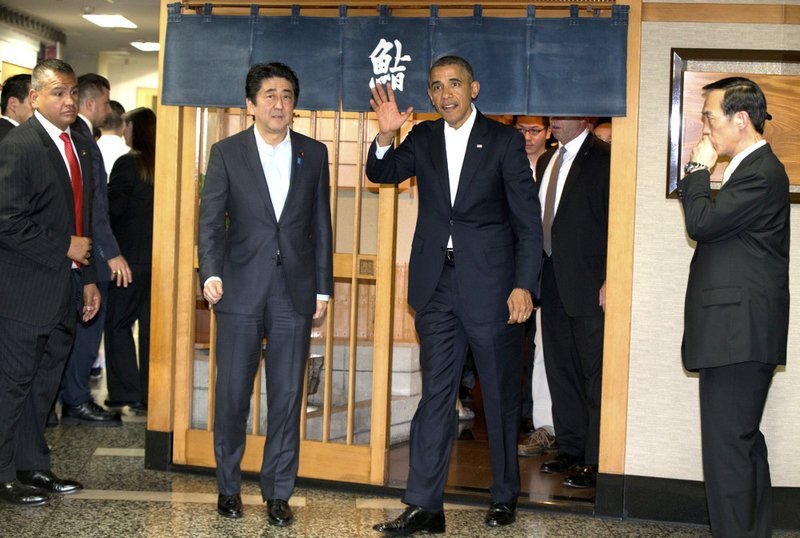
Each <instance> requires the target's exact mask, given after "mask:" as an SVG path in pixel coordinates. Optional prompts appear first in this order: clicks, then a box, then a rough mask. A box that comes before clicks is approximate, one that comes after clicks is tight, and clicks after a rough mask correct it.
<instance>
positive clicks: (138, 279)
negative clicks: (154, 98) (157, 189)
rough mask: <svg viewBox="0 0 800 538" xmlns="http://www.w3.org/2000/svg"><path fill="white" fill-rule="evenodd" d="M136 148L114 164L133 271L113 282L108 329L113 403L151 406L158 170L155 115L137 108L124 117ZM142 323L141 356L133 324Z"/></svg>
mask: <svg viewBox="0 0 800 538" xmlns="http://www.w3.org/2000/svg"><path fill="white" fill-rule="evenodd" d="M123 121H124V128H123V136H124V137H125V143H126V144H128V146H130V148H131V151H130V152H129V153H127V154H125V155H122V156H121V157H119V158H118V159H117V161H116V162H115V163H114V167H113V169H112V170H111V177H110V179H109V182H108V210H109V215H110V217H111V230H112V231H113V232H114V237H116V239H117V243H119V248H120V250H121V252H122V255H123V256H125V259H126V260H128V263H129V264H130V266H131V270H132V271H133V281H131V283H130V285H129V286H128V287H127V288H117V287H115V286H111V287H110V288H113V289H110V290H109V294H108V314H107V316H106V327H105V353H106V367H107V368H108V373H107V381H108V400H106V405H107V406H109V407H123V406H129V407H130V408H131V409H132V410H133V411H138V412H145V411H146V410H147V394H148V392H147V380H148V374H149V363H150V277H151V267H152V260H153V258H152V250H153V172H154V169H155V154H156V151H155V144H156V115H155V114H154V113H153V111H152V110H150V109H149V108H136V109H134V110H131V111H130V112H128V113H127V114H125V115H124V116H123ZM135 321H138V322H139V346H138V347H139V360H138V365H137V359H136V345H135V344H134V339H133V324H134V322H135Z"/></svg>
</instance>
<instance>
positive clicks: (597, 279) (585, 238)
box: [536, 133, 611, 316]
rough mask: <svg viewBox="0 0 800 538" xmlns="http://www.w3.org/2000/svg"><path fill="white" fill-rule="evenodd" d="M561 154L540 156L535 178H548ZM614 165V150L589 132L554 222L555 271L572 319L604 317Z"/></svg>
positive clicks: (539, 183) (566, 183) (571, 169)
mask: <svg viewBox="0 0 800 538" xmlns="http://www.w3.org/2000/svg"><path fill="white" fill-rule="evenodd" d="M556 149H557V148H551V149H549V150H548V151H547V152H546V153H545V154H544V155H542V156H541V157H539V160H538V161H537V162H536V177H538V178H542V177H544V173H545V170H546V168H547V164H548V163H549V162H550V159H551V157H552V156H553V154H554V153H555V151H556ZM610 164H611V149H610V147H609V145H608V144H606V143H605V142H603V141H602V140H600V139H599V138H597V137H595V136H594V135H593V134H591V133H589V135H588V136H587V137H586V140H584V142H583V144H582V145H581V147H580V149H579V150H578V154H577V155H576V156H575V159H574V160H573V161H572V166H571V167H570V169H569V174H568V175H567V179H566V181H565V182H564V188H563V190H562V192H561V198H560V199H559V202H558V209H557V210H556V216H555V219H553V227H552V229H551V239H552V248H553V252H552V259H553V271H554V274H555V278H556V285H557V286H558V294H559V296H560V297H561V302H562V304H563V305H564V308H565V309H566V311H567V314H568V315H570V316H602V315H603V309H602V308H601V307H600V306H599V305H598V297H599V293H600V288H601V286H602V285H603V282H605V279H606V252H607V250H608V188H609V170H610ZM541 184H542V182H541V181H539V182H538V184H537V185H541Z"/></svg>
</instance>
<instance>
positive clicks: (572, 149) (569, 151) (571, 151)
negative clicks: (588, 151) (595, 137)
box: [559, 129, 589, 157]
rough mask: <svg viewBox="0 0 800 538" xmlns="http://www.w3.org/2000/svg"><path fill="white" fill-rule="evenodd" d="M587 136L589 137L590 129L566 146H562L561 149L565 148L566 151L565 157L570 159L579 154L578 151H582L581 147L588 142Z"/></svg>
mask: <svg viewBox="0 0 800 538" xmlns="http://www.w3.org/2000/svg"><path fill="white" fill-rule="evenodd" d="M587 136H589V129H585V130H584V131H583V132H582V133H581V134H579V135H578V136H576V137H575V138H573V139H572V140H570V141H569V142H567V143H566V144H560V145H559V147H563V148H564V149H565V150H566V155H565V157H570V156H572V155H575V154H576V153H578V150H579V149H581V146H582V145H583V142H584V141H585V140H586V137H587Z"/></svg>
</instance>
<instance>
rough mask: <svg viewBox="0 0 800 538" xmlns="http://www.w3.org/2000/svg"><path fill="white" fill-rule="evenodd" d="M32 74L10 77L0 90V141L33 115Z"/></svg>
mask: <svg viewBox="0 0 800 538" xmlns="http://www.w3.org/2000/svg"><path fill="white" fill-rule="evenodd" d="M30 90H31V76H30V75H25V74H19V75H14V76H12V77H8V78H7V79H6V81H5V82H4V83H3V89H2V90H1V91H0V114H2V116H0V141H2V140H3V139H4V138H5V137H6V135H7V134H8V133H9V131H11V129H13V128H14V127H16V126H18V125H19V124H20V123H23V122H25V121H27V119H28V118H30V117H31V115H33V108H31V100H30V96H29V94H30Z"/></svg>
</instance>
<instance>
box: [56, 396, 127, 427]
mask: <svg viewBox="0 0 800 538" xmlns="http://www.w3.org/2000/svg"><path fill="white" fill-rule="evenodd" d="M61 424H62V425H64V426H75V425H77V424H83V425H84V426H95V427H106V428H111V427H119V426H122V419H121V418H120V416H119V413H114V412H112V411H107V410H105V409H103V408H102V407H100V406H99V405H97V404H96V403H94V400H89V401H88V402H84V403H82V404H80V405H66V404H65V405H62V406H61Z"/></svg>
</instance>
